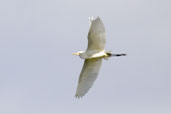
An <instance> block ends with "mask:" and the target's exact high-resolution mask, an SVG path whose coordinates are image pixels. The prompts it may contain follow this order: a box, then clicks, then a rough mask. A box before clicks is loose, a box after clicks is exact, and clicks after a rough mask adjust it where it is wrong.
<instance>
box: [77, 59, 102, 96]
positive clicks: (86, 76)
mask: <svg viewBox="0 0 171 114" xmlns="http://www.w3.org/2000/svg"><path fill="white" fill-rule="evenodd" d="M101 64H102V58H95V59H86V60H85V61H84V65H83V68H82V71H81V74H80V77H79V81H78V86H77V91H76V94H75V97H78V98H79V97H82V96H84V95H85V94H86V93H87V92H88V90H89V89H90V88H91V87H92V85H93V83H94V81H95V80H96V78H97V75H98V73H99V70H100V67H101Z"/></svg>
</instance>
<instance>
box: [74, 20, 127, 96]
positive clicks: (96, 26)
mask: <svg viewBox="0 0 171 114" xmlns="http://www.w3.org/2000/svg"><path fill="white" fill-rule="evenodd" d="M105 44H106V32H105V27H104V24H103V22H102V21H101V19H100V18H99V17H97V18H95V19H94V18H93V17H91V18H90V29H89V33H88V46H87V50H86V51H79V52H77V53H73V54H74V55H78V56H80V58H82V59H85V61H84V66H83V68H82V71H81V73H80V77H79V81H78V86H77V91H76V95H75V96H76V97H78V98H79V97H82V96H84V95H85V94H86V93H87V92H88V90H89V89H90V88H91V87H92V85H93V83H94V81H95V80H96V78H97V75H98V73H99V71H100V67H101V64H102V58H107V57H110V56H112V53H111V52H108V51H105ZM124 55H126V54H114V55H113V56H124Z"/></svg>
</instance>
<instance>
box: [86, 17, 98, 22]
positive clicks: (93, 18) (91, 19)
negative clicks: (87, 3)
mask: <svg viewBox="0 0 171 114" xmlns="http://www.w3.org/2000/svg"><path fill="white" fill-rule="evenodd" d="M97 19H100V17H99V16H90V17H89V20H90V22H92V21H94V20H97Z"/></svg>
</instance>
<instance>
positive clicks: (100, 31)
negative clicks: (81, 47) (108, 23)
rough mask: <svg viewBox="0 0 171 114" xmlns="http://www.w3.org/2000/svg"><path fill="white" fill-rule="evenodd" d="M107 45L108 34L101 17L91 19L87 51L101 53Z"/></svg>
mask: <svg viewBox="0 0 171 114" xmlns="http://www.w3.org/2000/svg"><path fill="white" fill-rule="evenodd" d="M105 44H106V32H105V27H104V24H103V22H102V21H101V19H100V18H99V17H97V18H96V19H93V18H90V29H89V33H88V47H87V50H96V51H98V52H100V51H102V50H104V48H105Z"/></svg>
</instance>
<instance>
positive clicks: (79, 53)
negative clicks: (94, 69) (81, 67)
mask: <svg viewBox="0 0 171 114" xmlns="http://www.w3.org/2000/svg"><path fill="white" fill-rule="evenodd" d="M82 53H84V51H78V52H76V53H72V54H73V55H81V54H82Z"/></svg>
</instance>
